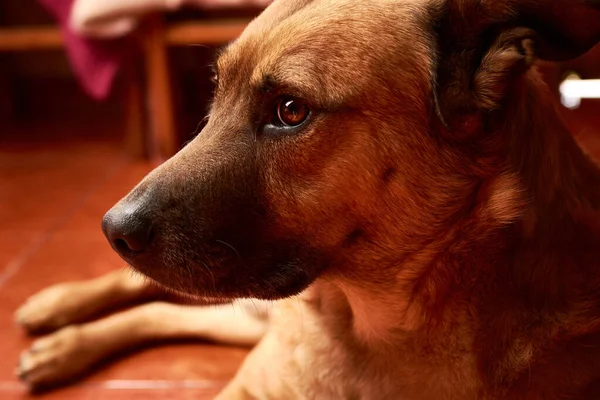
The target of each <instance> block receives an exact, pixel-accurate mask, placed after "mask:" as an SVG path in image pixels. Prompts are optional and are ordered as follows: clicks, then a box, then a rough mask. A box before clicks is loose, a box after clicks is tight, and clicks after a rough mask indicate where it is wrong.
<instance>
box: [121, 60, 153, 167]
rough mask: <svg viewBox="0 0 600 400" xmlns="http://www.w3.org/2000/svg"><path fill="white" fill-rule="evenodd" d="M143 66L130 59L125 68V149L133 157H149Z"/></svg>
mask: <svg viewBox="0 0 600 400" xmlns="http://www.w3.org/2000/svg"><path fill="white" fill-rule="evenodd" d="M141 69H142V66H141V65H140V63H138V62H135V61H133V60H130V61H129V62H127V63H126V65H125V66H124V68H123V70H124V71H123V72H124V75H125V79H124V80H125V93H124V97H125V143H124V145H125V150H126V152H127V154H129V155H130V156H131V157H133V158H147V157H148V156H149V152H148V135H147V134H146V132H148V128H149V127H148V124H147V123H146V112H145V111H146V107H145V104H144V95H145V93H144V82H143V74H142V72H143V71H140V70H141Z"/></svg>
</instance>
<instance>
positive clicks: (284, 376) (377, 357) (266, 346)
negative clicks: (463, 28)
mask: <svg viewBox="0 0 600 400" xmlns="http://www.w3.org/2000/svg"><path fill="white" fill-rule="evenodd" d="M321 317H322V316H319V315H315V314H313V313H312V311H311V310H310V309H308V308H305V307H303V305H302V303H301V302H299V301H297V300H292V301H287V302H283V303H281V304H280V305H279V306H278V307H276V308H275V309H274V310H273V313H272V315H271V318H272V323H273V325H272V326H273V328H272V330H271V331H270V332H269V333H268V334H267V336H266V337H265V339H264V340H263V342H262V343H261V344H260V345H259V346H258V348H257V349H256V354H255V356H257V358H259V359H262V360H264V361H263V362H261V363H260V364H262V365H263V366H264V368H265V370H264V371H263V372H262V373H261V375H262V376H263V377H268V378H267V379H265V380H263V381H262V382H261V383H260V384H257V386H256V388H257V390H258V391H259V392H258V393H256V395H257V396H256V397H257V398H261V399H282V398H286V399H288V398H289V399H357V400H358V399H368V400H371V399H372V400H377V399H392V398H393V399H406V400H421V399H428V400H434V399H438V398H439V399H442V398H443V399H451V398H454V397H447V393H448V391H447V388H444V387H441V386H440V379H439V373H440V371H439V370H438V371H433V370H430V369H429V368H427V367H422V366H420V365H417V364H411V363H408V362H407V361H408V358H406V357H403V355H402V354H400V352H398V354H397V355H396V354H386V355H382V354H374V353H370V352H369V351H366V350H365V349H362V348H359V347H357V345H356V343H353V342H352V340H351V339H350V335H351V332H346V333H344V332H342V331H335V330H334V331H332V330H330V329H328V327H327V326H326V325H327V324H324V322H323V320H322V318H321ZM253 364H254V365H256V364H257V363H253ZM415 368H417V369H420V368H423V369H422V371H415ZM455 371H456V370H454V371H451V372H450V373H451V374H454V373H455ZM436 375H437V376H438V378H435V379H434V377H436ZM452 378H453V379H455V378H456V376H453V377H452ZM464 387H465V385H463V388H464ZM461 392H462V391H461ZM443 393H445V394H444V395H442V394H443ZM457 394H458V393H457ZM439 395H441V397H440V396H439ZM456 398H460V399H468V398H470V397H469V396H468V395H466V393H465V392H462V393H460V397H456Z"/></svg>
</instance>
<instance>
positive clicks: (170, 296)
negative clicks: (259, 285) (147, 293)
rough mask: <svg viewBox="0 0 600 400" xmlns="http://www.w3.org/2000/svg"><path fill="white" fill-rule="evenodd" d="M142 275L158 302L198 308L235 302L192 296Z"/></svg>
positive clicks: (229, 299)
mask: <svg viewBox="0 0 600 400" xmlns="http://www.w3.org/2000/svg"><path fill="white" fill-rule="evenodd" d="M131 268H132V269H133V270H134V271H135V272H136V273H140V272H139V270H137V269H135V268H133V267H131ZM140 274H141V273H140ZM141 275H143V278H142V279H144V280H145V281H146V282H148V283H149V284H150V286H151V288H152V289H151V291H152V293H153V295H154V296H153V297H154V298H155V299H156V300H161V301H166V302H169V303H174V304H181V305H190V306H197V305H203V306H208V305H220V304H228V303H231V302H232V301H234V300H235V299H233V298H228V297H224V296H221V297H211V296H200V295H195V294H192V293H189V292H184V291H180V290H177V289H174V288H173V287H170V286H167V285H165V284H163V283H160V282H159V281H157V280H155V279H152V278H150V277H149V276H147V275H145V274H141Z"/></svg>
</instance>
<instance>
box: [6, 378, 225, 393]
mask: <svg viewBox="0 0 600 400" xmlns="http://www.w3.org/2000/svg"><path fill="white" fill-rule="evenodd" d="M228 383H229V381H218V380H215V381H211V380H181V381H168V380H143V379H142V380H135V379H114V380H107V381H101V382H88V383H85V382H83V383H80V384H78V385H77V386H76V387H77V388H83V389H99V390H148V391H150V390H164V389H169V390H171V389H207V390H210V389H221V388H223V387H224V386H225V385H227V384H228ZM25 388H26V386H25V385H24V384H22V383H20V382H15V381H0V392H17V391H23V390H25Z"/></svg>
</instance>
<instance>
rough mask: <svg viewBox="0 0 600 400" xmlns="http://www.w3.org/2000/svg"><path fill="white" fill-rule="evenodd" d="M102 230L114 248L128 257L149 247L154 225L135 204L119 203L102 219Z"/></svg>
mask: <svg viewBox="0 0 600 400" xmlns="http://www.w3.org/2000/svg"><path fill="white" fill-rule="evenodd" d="M102 231H103V232H104V235H105V236H106V238H107V239H108V241H109V242H110V244H111V246H112V247H113V249H115V251H116V252H117V253H119V254H120V255H121V256H122V257H126V258H127V257H132V256H135V255H136V254H139V253H141V252H143V251H144V250H145V249H146V248H147V247H148V245H149V244H150V241H151V239H152V232H153V226H152V222H151V220H150V219H149V218H147V217H146V216H145V215H144V214H143V213H142V212H140V211H139V209H138V208H136V207H135V206H129V205H117V206H115V207H114V208H113V209H111V210H110V211H109V212H108V213H106V215H105V216H104V218H103V219H102Z"/></svg>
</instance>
